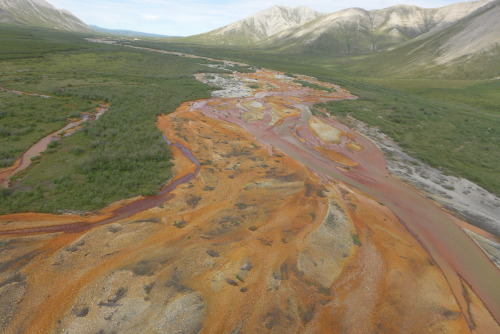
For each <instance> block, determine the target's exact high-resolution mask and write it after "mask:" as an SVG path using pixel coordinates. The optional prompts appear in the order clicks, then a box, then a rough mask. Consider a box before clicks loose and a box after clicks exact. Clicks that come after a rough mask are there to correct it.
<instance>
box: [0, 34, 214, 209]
mask: <svg viewBox="0 0 500 334" xmlns="http://www.w3.org/2000/svg"><path fill="white" fill-rule="evenodd" d="M0 34H1V36H2V37H1V38H0V43H1V44H2V45H1V47H0V73H1V74H0V77H1V79H0V86H2V87H4V88H8V89H13V90H19V91H25V92H30V93H37V94H44V95H51V96H55V98H51V99H43V98H40V97H36V96H17V95H15V94H13V93H8V92H1V93H0V94H1V96H2V102H1V106H2V109H1V113H2V115H1V117H2V122H1V124H2V128H1V129H0V131H1V136H0V142H1V145H0V147H1V148H2V149H1V151H0V154H1V157H2V166H5V165H8V164H10V163H11V162H12V161H13V160H14V159H15V158H16V157H18V156H19V155H20V154H21V153H22V151H24V150H25V149H26V148H27V147H29V146H30V145H31V144H33V143H35V142H36V141H37V140H38V139H40V137H42V136H43V134H48V133H50V132H52V131H54V130H57V128H60V127H62V126H63V125H64V124H65V123H66V122H67V121H68V118H71V117H74V116H79V114H80V113H81V112H82V111H87V110H88V109H92V107H93V106H94V104H93V103H94V102H92V101H108V102H109V103H110V104H111V107H110V108H109V110H108V111H107V112H106V113H105V114H104V115H103V116H102V117H100V118H99V119H98V120H97V121H94V122H88V123H85V125H84V127H83V130H82V131H79V132H77V133H75V134H73V135H72V136H70V137H67V138H63V139H62V140H61V141H60V144H59V145H53V146H54V147H51V148H49V150H47V151H46V152H45V153H44V154H42V156H41V158H40V159H38V160H37V161H36V163H35V164H33V165H32V166H31V167H30V168H28V169H27V170H25V171H23V172H21V173H20V174H18V175H16V177H15V178H14V180H13V184H12V186H11V187H10V188H9V189H2V190H1V193H0V213H7V212H20V211H41V212H57V211H61V210H72V211H86V210H93V209H97V208H101V207H103V206H105V205H107V204H109V203H111V202H113V201H116V200H119V199H123V198H129V197H133V196H137V195H151V194H154V193H156V192H157V191H158V190H159V189H160V188H161V186H162V185H163V184H165V182H166V181H167V180H168V179H169V178H170V177H171V169H170V167H171V162H170V158H171V156H170V151H169V148H168V146H167V145H166V143H165V141H164V139H163V138H162V135H161V132H160V131H159V130H158V129H157V128H156V124H155V122H156V118H157V116H158V115H160V114H163V113H170V112H172V111H173V110H175V109H176V108H177V107H178V106H179V105H180V104H181V103H182V102H184V101H187V100H194V99H199V98H206V97H209V96H210V90H211V89H212V88H210V87H208V86H206V85H204V84H202V83H200V82H198V81H197V80H196V79H195V78H194V75H193V74H195V73H197V72H199V71H205V70H206V69H207V68H206V67H205V66H203V65H201V64H200V61H199V60H195V59H189V58H183V57H176V56H169V55H163V54H157V53H151V52H145V51H141V50H135V49H128V48H124V47H119V46H113V45H105V44H93V43H88V42H86V41H85V40H84V37H87V36H86V35H81V34H75V33H64V32H57V31H51V30H46V29H40V28H23V27H15V26H9V25H1V26H0ZM211 71H214V72H216V71H220V70H215V69H211ZM9 94H10V95H9Z"/></svg>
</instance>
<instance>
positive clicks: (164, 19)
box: [47, 0, 459, 36]
mask: <svg viewBox="0 0 500 334" xmlns="http://www.w3.org/2000/svg"><path fill="white" fill-rule="evenodd" d="M47 1H48V2H49V3H51V4H52V5H54V6H55V7H57V8H59V9H66V10H69V11H70V12H71V13H73V14H74V15H75V16H77V17H78V18H79V19H81V20H82V21H83V22H85V23H87V24H93V25H97V26H100V27H103V28H110V29H127V30H134V31H141V32H147V33H153V34H160V35H168V36H190V35H195V34H200V33H204V32H207V31H210V30H213V29H216V28H220V27H223V26H225V25H228V24H230V23H233V22H235V21H238V20H241V19H243V18H245V17H247V16H249V15H251V14H254V13H256V12H259V11H261V10H264V9H267V8H270V7H272V6H274V5H284V6H287V7H299V6H308V7H311V8H313V9H315V10H317V11H319V12H324V13H333V12H335V11H338V10H341V9H346V8H350V7H360V8H364V9H381V8H386V7H389V6H392V5H396V4H400V3H404V4H408V5H416V6H420V7H425V8H434V7H442V6H446V5H449V4H451V3H454V2H458V1H459V0H375V1H373V0H372V1H368V0H351V1H345V0H281V1H279V0H278V1H275V0H240V1H236V0H84V1H82V0H47Z"/></svg>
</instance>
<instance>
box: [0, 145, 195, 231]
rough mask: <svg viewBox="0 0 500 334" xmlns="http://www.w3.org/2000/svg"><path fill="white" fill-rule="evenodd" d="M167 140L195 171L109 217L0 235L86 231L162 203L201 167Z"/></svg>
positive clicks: (183, 147)
mask: <svg viewBox="0 0 500 334" xmlns="http://www.w3.org/2000/svg"><path fill="white" fill-rule="evenodd" d="M167 142H168V143H169V145H170V146H173V147H176V148H177V149H179V150H180V151H181V152H182V153H183V154H184V156H185V157H186V158H188V159H189V160H190V161H191V162H192V163H193V164H194V165H195V166H196V171H195V172H193V173H189V174H186V175H183V176H181V177H179V178H175V179H174V180H172V181H171V182H169V183H168V184H167V185H166V186H165V187H163V188H162V189H161V190H160V192H159V193H158V194H157V195H154V196H149V197H144V198H141V199H139V200H136V201H133V202H132V203H130V204H127V205H124V206H121V207H118V208H117V209H115V210H113V211H111V212H110V213H109V214H108V216H110V218H106V219H102V220H98V221H97V222H95V223H89V222H85V221H82V222H74V223H69V224H62V225H50V226H42V227H33V228H24V229H15V230H7V231H2V232H0V235H27V234H39V233H58V232H65V233H79V232H83V231H86V230H88V229H90V228H94V227H97V226H102V225H106V224H111V223H114V222H116V221H119V220H122V219H125V218H128V217H132V216H133V215H135V214H137V213H139V212H143V211H146V210H149V209H151V208H154V207H156V206H158V205H161V204H163V203H164V202H165V201H166V200H167V199H168V196H169V195H170V193H171V192H172V191H173V190H175V188H177V187H178V186H179V185H181V184H184V183H187V182H190V181H191V180H193V179H194V178H195V177H196V176H197V175H198V173H199V172H200V168H201V165H200V162H199V161H198V160H197V159H196V157H195V156H194V155H193V153H192V152H191V151H190V150H189V149H188V148H186V147H185V146H183V145H182V144H180V143H171V142H170V141H168V140H167Z"/></svg>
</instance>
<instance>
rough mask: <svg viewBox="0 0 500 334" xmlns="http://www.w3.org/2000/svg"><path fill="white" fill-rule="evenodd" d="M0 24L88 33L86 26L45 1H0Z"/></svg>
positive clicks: (71, 15)
mask: <svg viewBox="0 0 500 334" xmlns="http://www.w3.org/2000/svg"><path fill="white" fill-rule="evenodd" d="M0 22H4V23H14V24H22V25H28V26H37V27H44V28H50V29H59V30H68V31H81V32H90V31H92V29H90V28H89V27H88V26H87V24H85V23H84V22H83V21H81V20H80V19H79V18H77V17H76V16H74V15H73V14H71V13H70V12H69V11H67V10H64V9H57V8H56V7H54V6H53V5H52V4H50V3H48V2H46V1H45V0H0Z"/></svg>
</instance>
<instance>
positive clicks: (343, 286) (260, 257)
mask: <svg viewBox="0 0 500 334" xmlns="http://www.w3.org/2000/svg"><path fill="white" fill-rule="evenodd" d="M278 74H279V73H278V72H273V71H267V70H264V71H258V72H257V73H250V74H241V73H240V74H239V75H240V76H244V77H246V78H248V79H257V80H259V86H260V87H271V86H272V87H276V88H275V90H271V91H264V90H260V91H257V92H256V94H257V96H253V97H250V98H231V99H229V98H217V99H215V98H214V99H209V100H201V101H193V102H186V103H184V104H183V105H181V106H180V107H179V108H178V110H177V111H176V112H174V113H172V114H170V115H167V116H162V117H160V118H159V119H158V127H159V128H160V130H161V131H163V133H164V134H165V135H166V138H168V140H169V141H170V142H172V143H173V144H172V150H173V153H174V158H175V164H176V165H175V172H176V178H175V179H174V180H171V181H170V184H175V185H176V186H175V187H171V188H170V189H169V191H168V192H167V191H165V192H162V193H161V194H160V195H159V196H158V197H154V198H139V199H134V200H133V201H125V202H122V203H117V204H116V205H115V206H113V207H110V208H107V209H106V210H104V211H103V212H102V213H101V214H98V215H96V216H89V217H74V216H53V215H40V214H20V215H9V216H1V217H0V247H1V249H2V251H1V263H0V269H1V270H0V303H1V306H2V307H4V310H5V311H4V312H2V313H1V314H0V332H2V333H98V332H99V331H101V330H102V331H103V332H104V333H108V332H116V333H196V332H198V331H200V332H201V333H267V332H272V333H398V332H402V333H494V332H495V331H498V330H499V327H498V324H497V322H496V321H495V320H494V318H493V317H492V316H491V315H490V313H489V312H488V311H487V309H486V308H485V306H484V305H483V303H482V302H481V300H480V299H479V298H478V296H476V293H475V292H474V291H476V289H475V287H474V286H473V287H472V288H470V287H469V286H468V283H466V281H465V280H459V281H458V284H461V286H460V289H461V290H460V296H457V288H456V286H450V282H449V281H448V279H449V278H448V277H449V276H446V275H445V274H443V269H442V268H441V267H440V266H439V265H438V264H439V263H438V262H439V261H437V260H436V259H435V258H434V257H435V256H434V253H433V252H436V251H435V250H433V251H432V252H429V253H430V254H429V253H428V252H427V251H426V249H424V247H422V246H421V243H423V244H424V245H425V247H427V245H428V244H426V243H425V242H423V241H422V236H417V238H419V239H418V241H417V239H416V238H415V237H414V236H412V234H411V233H410V232H409V231H408V229H407V226H406V227H405V225H403V224H402V222H403V223H405V224H411V223H413V220H411V219H407V216H406V211H404V210H403V209H401V211H397V210H395V209H394V208H393V203H396V204H394V205H400V203H403V202H397V201H396V202H393V201H392V200H390V198H391V194H387V193H384V195H380V196H379V197H378V194H379V192H380V193H382V192H383V186H379V182H380V180H381V179H386V178H388V179H389V178H390V176H388V174H387V172H386V170H385V162H384V161H383V157H382V158H381V154H380V152H379V151H378V150H377V148H376V147H374V145H373V144H372V143H371V142H369V141H368V140H366V139H364V138H363V137H362V136H360V135H359V134H356V133H354V132H353V131H351V130H350V129H348V128H346V127H345V126H343V125H341V124H339V123H337V122H336V121H335V120H332V119H328V118H321V122H325V124H326V123H327V124H330V125H331V126H333V127H335V128H338V129H339V130H340V131H341V132H342V133H343V135H341V136H340V137H339V139H340V140H336V141H334V142H324V141H323V140H322V138H321V136H319V134H318V133H316V131H314V130H312V129H310V128H309V127H308V125H307V124H308V120H306V119H302V118H303V117H305V116H304V115H305V114H307V113H306V111H307V110H306V109H304V108H306V106H307V105H311V104H312V103H314V102H317V101H324V100H329V99H341V98H351V97H352V96H351V95H350V94H349V93H348V92H346V91H344V90H341V89H340V88H339V87H336V86H333V85H332V86H331V87H332V88H335V89H336V90H337V92H334V93H326V92H324V91H317V90H312V89H310V88H305V87H299V86H298V85H297V84H295V83H294V82H291V81H286V80H281V79H278V77H277V76H278ZM302 79H303V80H306V79H307V80H311V82H314V83H318V82H317V81H315V80H312V79H311V78H307V77H304V78H302ZM254 102H256V103H254ZM295 125H300V126H295ZM289 147H291V149H290V151H288V148H289ZM190 152H191V153H192V156H190V154H191V153H190ZM307 159H309V160H307ZM323 165H325V166H328V167H323ZM346 166H347V167H349V168H346ZM330 168H331V169H330ZM332 170H335V171H336V172H335V173H338V177H334V174H333V172H331V171H332ZM322 171H324V172H322ZM335 175H336V174H335ZM388 182H389V181H388ZM391 182H393V181H391ZM394 182H395V181H394ZM390 184H391V187H393V188H391V187H389V188H388V189H389V190H390V189H396V190H397V191H401V193H403V194H406V193H405V192H404V190H401V189H400V188H397V187H396V186H395V185H394V186H392V183H390ZM401 187H403V185H401ZM373 189H375V190H373ZM381 189H382V190H381ZM404 189H406V188H404ZM407 189H408V191H412V190H411V189H409V188H407ZM368 194H369V195H368ZM402 197H403V198H402V199H401V201H404V200H406V197H404V196H402ZM408 198H409V199H410V201H411V200H412V199H413V197H411V196H409V197H408ZM422 201H424V199H422ZM138 203H139V204H138ZM431 204H432V203H431ZM409 206H410V207H412V206H411V205H409ZM436 208H437V207H436ZM436 210H439V209H436ZM443 214H445V213H443ZM417 216H418V214H417ZM424 217H425V216H424ZM77 222H81V223H82V225H81V226H80V227H79V228H76V229H75V228H73V229H68V230H65V229H64V228H63V227H64V226H66V225H68V224H73V223H77ZM54 226H56V227H58V228H56V229H55V228H54ZM412 233H413V231H412ZM425 240H427V239H425ZM438 243H439V241H436V244H438ZM431 244H432V243H431ZM432 245H434V244H432ZM431 255H432V256H431ZM443 257H446V256H444V255H443ZM456 267H457V268H459V267H460V265H459V264H454V263H452V264H451V265H450V268H456ZM447 270H450V269H449V268H447ZM497 274H498V272H497ZM498 277H499V276H496V277H491V279H498ZM497 282H498V280H497ZM469 284H470V282H469ZM463 300H465V301H463Z"/></svg>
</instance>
